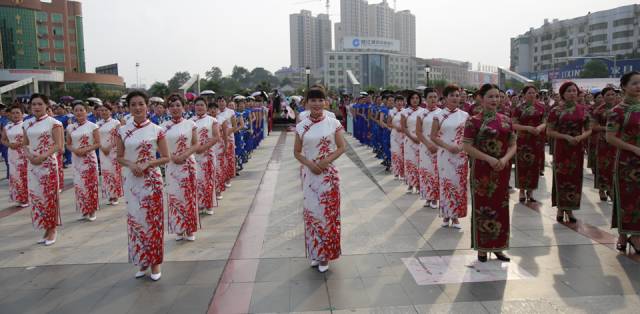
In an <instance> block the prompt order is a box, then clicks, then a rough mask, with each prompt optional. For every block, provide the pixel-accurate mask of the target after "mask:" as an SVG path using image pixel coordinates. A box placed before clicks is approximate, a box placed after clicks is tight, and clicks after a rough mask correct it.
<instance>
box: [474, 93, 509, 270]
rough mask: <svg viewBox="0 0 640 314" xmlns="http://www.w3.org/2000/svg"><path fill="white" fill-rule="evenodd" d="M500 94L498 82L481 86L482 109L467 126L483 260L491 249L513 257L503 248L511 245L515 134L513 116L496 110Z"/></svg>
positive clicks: (476, 231) (476, 236) (504, 258)
mask: <svg viewBox="0 0 640 314" xmlns="http://www.w3.org/2000/svg"><path fill="white" fill-rule="evenodd" d="M498 93H499V88H498V87H497V86H496V85H494V84H485V85H482V87H481V88H480V90H478V94H479V95H480V96H481V99H482V102H481V103H482V112H481V113H479V114H477V115H475V116H473V117H470V118H469V119H468V120H467V124H466V126H465V129H464V150H465V151H466V152H467V153H468V154H469V156H471V176H470V177H471V197H472V208H473V211H472V216H471V217H472V219H471V243H472V246H473V249H475V250H477V251H478V260H479V261H481V262H486V261H487V257H488V255H487V253H488V252H493V254H495V256H496V257H497V258H498V259H499V260H501V261H506V262H508V261H509V260H510V259H509V257H507V256H506V255H505V254H504V253H502V251H504V250H506V249H508V248H509V234H510V220H509V176H510V175H511V169H510V167H509V165H510V160H511V158H512V157H513V155H514V154H515V153H516V136H515V133H514V130H513V126H512V125H511V119H509V117H507V116H505V115H503V114H500V113H497V112H496V110H497V106H498Z"/></svg>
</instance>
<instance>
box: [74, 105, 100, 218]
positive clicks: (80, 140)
mask: <svg viewBox="0 0 640 314" xmlns="http://www.w3.org/2000/svg"><path fill="white" fill-rule="evenodd" d="M73 113H74V115H75V117H76V119H77V122H75V123H71V124H69V125H68V126H67V140H66V142H67V149H68V150H69V151H70V152H71V165H72V166H73V186H74V189H75V203H76V210H77V211H79V212H80V214H81V215H82V216H81V217H80V220H89V221H95V220H96V211H98V207H99V199H100V190H99V189H98V176H99V174H98V156H97V155H96V149H98V148H99V147H100V130H98V126H97V125H95V124H94V123H92V122H90V121H88V120H87V108H86V107H85V105H84V104H77V105H75V106H74V107H73Z"/></svg>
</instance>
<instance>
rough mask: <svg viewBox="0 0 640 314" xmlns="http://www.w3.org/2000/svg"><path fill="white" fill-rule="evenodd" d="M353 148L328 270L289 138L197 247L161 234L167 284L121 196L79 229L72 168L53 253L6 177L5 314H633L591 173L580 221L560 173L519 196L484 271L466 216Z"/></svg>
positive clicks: (275, 143) (259, 154)
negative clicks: (456, 223)
mask: <svg viewBox="0 0 640 314" xmlns="http://www.w3.org/2000/svg"><path fill="white" fill-rule="evenodd" d="M347 141H348V144H349V148H348V152H347V153H346V154H345V155H344V156H343V157H341V158H340V159H339V160H338V161H337V162H336V164H337V166H338V168H339V170H340V175H341V180H342V181H341V192H342V254H343V256H342V257H341V258H340V259H339V260H337V261H335V262H333V263H331V264H330V266H331V268H330V270H329V271H328V272H327V273H326V274H320V273H318V272H317V271H316V270H315V269H312V268H310V267H309V264H308V261H307V260H306V258H305V251H304V234H303V230H304V228H303V225H302V193H301V187H300V179H299V173H300V172H299V163H298V162H297V161H296V160H295V159H294V157H293V142H294V134H293V133H291V132H289V133H287V132H274V133H273V134H272V135H271V136H269V137H268V138H267V139H266V140H265V141H263V144H262V146H261V147H260V148H259V149H258V150H256V151H255V153H254V155H253V158H252V159H251V160H250V161H249V163H248V164H247V165H246V166H245V170H244V171H243V172H242V173H241V175H240V176H239V177H237V178H236V179H235V180H234V181H233V186H232V187H231V188H230V189H229V190H228V191H227V192H225V193H224V200H222V201H221V207H220V208H218V209H216V213H215V215H214V216H202V221H201V223H202V229H201V230H200V231H199V232H198V233H197V234H196V236H197V240H196V241H195V242H184V241H182V242H176V241H175V240H174V236H173V235H166V234H165V262H164V264H163V265H162V274H163V276H162V279H161V280H160V281H158V282H152V281H151V280H150V279H149V278H148V277H146V278H144V279H137V280H136V279H134V278H133V277H134V273H135V271H136V268H135V267H134V266H133V265H130V264H127V236H126V222H125V219H126V218H125V214H126V212H125V209H124V205H123V204H122V203H121V204H120V205H118V206H107V205H104V206H102V208H101V209H100V211H98V214H97V216H98V219H97V220H96V221H95V222H86V221H78V220H77V219H78V217H79V216H80V215H79V213H77V212H76V211H75V207H74V206H75V205H74V204H73V198H74V197H73V188H72V187H71V180H72V178H71V172H70V169H67V170H66V176H65V183H66V184H67V186H66V188H65V190H64V192H63V193H62V198H61V208H62V221H63V226H62V227H61V228H60V229H59V232H58V239H57V243H56V244H55V245H53V246H51V247H44V246H41V245H38V244H36V241H37V240H38V239H39V237H40V236H41V233H40V232H35V231H34V230H33V227H32V226H31V216H30V211H29V209H28V208H27V209H21V210H18V209H16V208H14V207H10V205H11V203H10V201H9V199H8V188H7V181H6V180H3V181H0V313H2V314H5V313H207V312H208V313H272V312H310V313H311V312H312V313H500V312H503V313H638V309H639V308H640V298H639V297H638V294H639V293H640V258H639V257H640V256H638V255H625V254H621V253H618V252H617V251H616V250H615V241H616V237H617V234H616V233H615V230H611V229H610V228H609V226H610V222H611V205H610V204H607V203H606V202H601V201H600V200H599V198H598V193H597V191H595V190H594V189H593V188H592V187H593V178H592V176H591V174H590V172H589V171H586V172H585V173H586V175H585V180H584V189H583V192H584V194H583V196H582V208H581V210H580V211H578V212H576V216H577V218H578V219H579V223H578V224H575V225H562V224H558V223H557V222H556V221H555V213H556V211H555V209H554V208H551V206H550V205H551V201H550V197H551V195H550V187H551V168H549V167H547V168H546V171H545V176H544V177H543V178H544V180H541V188H540V189H539V190H538V192H537V193H536V196H537V199H539V200H540V201H541V204H540V205H536V204H531V205H528V206H524V205H522V204H519V203H518V202H517V197H518V193H517V191H514V192H513V193H512V194H511V210H512V215H511V242H510V246H511V249H510V250H509V251H508V252H507V254H508V255H509V256H511V258H512V261H511V263H500V262H499V261H497V260H495V259H491V260H490V261H489V262H487V263H484V264H483V263H478V262H477V261H476V258H475V257H476V253H475V252H474V251H473V250H471V249H470V246H471V243H470V240H471V239H470V221H469V220H470V218H469V217H467V218H464V219H462V220H461V222H462V225H463V229H462V230H456V229H453V228H442V227H440V223H441V219H440V218H439V217H438V214H437V210H434V209H430V208H425V207H423V204H424V203H423V201H420V200H419V198H418V196H417V195H415V194H414V195H408V194H406V187H405V186H404V185H403V184H401V182H399V181H397V180H394V179H393V176H392V175H389V174H388V173H386V172H385V171H384V167H383V166H381V165H380V161H379V160H377V159H375V157H374V155H373V154H372V153H371V150H370V149H369V148H367V147H365V146H362V145H360V144H359V143H357V141H355V140H354V139H353V138H352V137H347ZM549 160H550V158H547V161H549ZM2 167H3V168H1V169H0V174H2V175H4V171H5V169H4V165H2ZM166 230H167V229H166V228H165V231H166Z"/></svg>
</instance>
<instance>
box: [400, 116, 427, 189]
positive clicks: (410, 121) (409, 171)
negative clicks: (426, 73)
mask: <svg viewBox="0 0 640 314" xmlns="http://www.w3.org/2000/svg"><path fill="white" fill-rule="evenodd" d="M423 111H424V109H422V108H420V107H418V108H416V109H412V108H411V107H409V108H406V109H404V110H402V112H401V113H400V114H402V116H404V117H405V119H406V120H407V131H408V132H409V133H410V134H411V135H413V136H417V135H416V123H417V120H418V116H420V115H422V112H423ZM419 165H420V144H419V143H415V142H413V141H412V140H411V139H410V138H409V137H408V136H405V138H404V179H405V182H406V183H407V184H408V185H409V186H412V187H415V188H419V187H420V174H419V172H418V166H419Z"/></svg>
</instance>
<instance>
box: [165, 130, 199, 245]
mask: <svg viewBox="0 0 640 314" xmlns="http://www.w3.org/2000/svg"><path fill="white" fill-rule="evenodd" d="M161 127H162V128H163V130H164V132H165V136H166V139H167V146H168V147H169V155H170V156H175V155H180V154H183V153H184V152H186V151H187V150H189V149H190V148H191V140H192V136H193V130H196V129H197V127H196V124H195V122H193V121H191V120H186V119H182V120H181V121H179V122H178V123H176V122H175V121H173V120H172V121H165V122H164V123H163V124H162V125H161ZM165 180H166V183H167V204H168V208H167V220H168V221H167V225H168V227H169V232H171V233H174V234H183V233H193V232H195V231H197V230H198V207H197V205H198V204H197V200H196V160H195V158H194V157H193V155H191V156H189V158H187V160H186V161H185V163H184V164H181V165H178V164H175V163H173V162H169V163H168V164H167V170H166V176H165Z"/></svg>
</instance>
